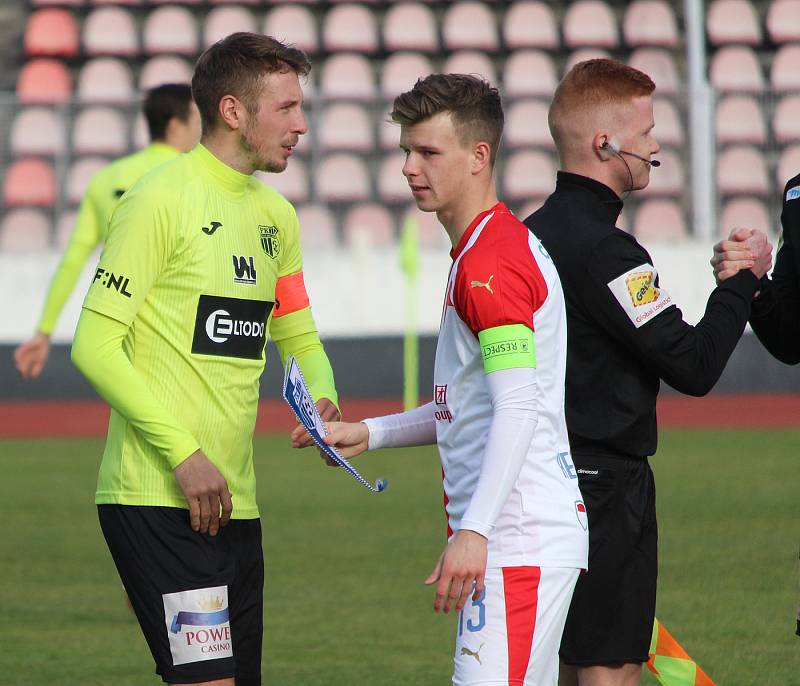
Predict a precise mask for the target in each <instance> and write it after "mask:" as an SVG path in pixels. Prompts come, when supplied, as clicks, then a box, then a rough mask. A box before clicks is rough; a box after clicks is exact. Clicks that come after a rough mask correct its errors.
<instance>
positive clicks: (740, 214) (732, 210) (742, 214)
mask: <svg viewBox="0 0 800 686" xmlns="http://www.w3.org/2000/svg"><path fill="white" fill-rule="evenodd" d="M774 224H775V222H773V221H770V218H769V213H768V212H767V208H766V206H765V205H764V202H763V201H761V200H758V199H757V198H733V199H731V200H728V202H726V203H725V205H724V206H723V208H722V214H721V215H720V220H719V226H718V227H717V228H718V231H719V236H720V238H727V237H728V236H730V234H731V231H733V230H734V229H740V228H752V229H761V230H762V231H765V232H767V233H772V234H774V233H775V227H774Z"/></svg>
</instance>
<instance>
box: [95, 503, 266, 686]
mask: <svg viewBox="0 0 800 686" xmlns="http://www.w3.org/2000/svg"><path fill="white" fill-rule="evenodd" d="M97 510H98V515H99V517H100V527H101V528H102V530H103V535H104V536H105V538H106V542H107V543H108V548H109V550H110V551H111V556H112V557H113V558H114V563H115V564H116V566H117V571H119V575H120V577H121V579H122V583H123V585H124V586H125V590H126V592H127V593H128V597H129V598H130V601H131V605H132V606H133V610H134V612H135V613H136V617H137V619H138V620H139V625H140V626H141V628H142V633H143V634H144V637H145V640H146V641H147V645H148V646H149V647H150V652H151V653H152V655H153V659H154V660H155V662H156V673H157V674H159V675H160V676H161V678H162V679H163V680H164V681H165V682H167V683H171V684H192V683H198V682H202V681H213V680H215V679H225V678H231V677H235V679H236V686H260V684H261V638H262V635H263V609H262V608H263V590H264V556H263V552H262V550H261V522H260V520H258V519H247V520H235V519H234V520H231V521H230V522H229V523H228V525H227V526H225V527H223V528H221V529H220V532H219V533H218V534H217V535H216V536H208V535H206V534H200V533H196V532H194V531H192V528H191V526H190V524H189V511H188V510H183V509H179V508H174V507H139V506H130V505H99V506H98V508H97Z"/></svg>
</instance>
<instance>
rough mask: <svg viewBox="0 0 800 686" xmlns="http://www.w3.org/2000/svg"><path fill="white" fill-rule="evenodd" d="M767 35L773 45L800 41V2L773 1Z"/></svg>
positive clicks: (798, 0) (787, 0) (769, 13)
mask: <svg viewBox="0 0 800 686" xmlns="http://www.w3.org/2000/svg"><path fill="white" fill-rule="evenodd" d="M767 33H769V38H770V40H771V41H772V42H773V43H789V42H791V41H800V0H772V3H770V6H769V11H768V12H767Z"/></svg>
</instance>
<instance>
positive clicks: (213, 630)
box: [162, 586, 233, 665]
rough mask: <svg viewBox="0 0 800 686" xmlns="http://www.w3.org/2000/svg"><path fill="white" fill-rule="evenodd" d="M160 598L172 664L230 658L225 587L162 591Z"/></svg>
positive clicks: (231, 646) (231, 647)
mask: <svg viewBox="0 0 800 686" xmlns="http://www.w3.org/2000/svg"><path fill="white" fill-rule="evenodd" d="M162 598H163V600H164V620H165V622H166V625H167V636H168V637H169V649H170V652H171V653H172V663H173V664H175V665H184V664H186V663H188V662H201V661H202V660H216V659H218V658H223V657H233V643H232V642H231V624H230V616H229V612H228V587H227V586H214V587H211V588H199V589H196V590H193V591H181V592H179V593H165V594H164V595H163V596H162Z"/></svg>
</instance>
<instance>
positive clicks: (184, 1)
mask: <svg viewBox="0 0 800 686" xmlns="http://www.w3.org/2000/svg"><path fill="white" fill-rule="evenodd" d="M203 2H204V0H150V3H151V4H153V5H202V4H203Z"/></svg>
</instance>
